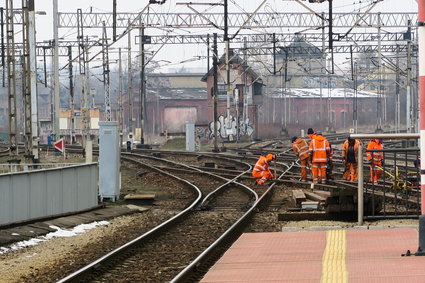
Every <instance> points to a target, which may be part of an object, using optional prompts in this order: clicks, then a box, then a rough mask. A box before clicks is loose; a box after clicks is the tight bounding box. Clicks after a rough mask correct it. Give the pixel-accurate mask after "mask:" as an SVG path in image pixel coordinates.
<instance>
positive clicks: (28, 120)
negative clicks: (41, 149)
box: [22, 0, 39, 163]
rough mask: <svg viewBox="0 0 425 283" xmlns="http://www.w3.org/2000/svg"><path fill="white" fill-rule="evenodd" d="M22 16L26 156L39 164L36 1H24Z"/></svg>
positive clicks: (29, 160) (28, 159) (30, 160)
mask: <svg viewBox="0 0 425 283" xmlns="http://www.w3.org/2000/svg"><path fill="white" fill-rule="evenodd" d="M22 15H23V30H22V39H23V40H22V43H23V47H24V48H23V52H24V53H23V54H24V56H23V58H24V62H23V66H24V69H23V76H24V78H23V85H22V88H23V96H24V108H25V111H24V115H25V156H26V159H27V161H28V162H36V163H38V161H39V156H38V114H37V56H36V50H35V48H36V40H35V6H34V0H22Z"/></svg>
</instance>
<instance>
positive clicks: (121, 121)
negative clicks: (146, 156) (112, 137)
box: [118, 47, 124, 144]
mask: <svg viewBox="0 0 425 283" xmlns="http://www.w3.org/2000/svg"><path fill="white" fill-rule="evenodd" d="M118 74H119V75H118V79H119V80H118V101H119V114H118V115H119V116H118V117H119V118H118V123H119V131H120V137H121V144H122V142H123V140H122V134H123V128H124V112H123V97H122V92H123V81H122V54H121V47H120V48H118Z"/></svg>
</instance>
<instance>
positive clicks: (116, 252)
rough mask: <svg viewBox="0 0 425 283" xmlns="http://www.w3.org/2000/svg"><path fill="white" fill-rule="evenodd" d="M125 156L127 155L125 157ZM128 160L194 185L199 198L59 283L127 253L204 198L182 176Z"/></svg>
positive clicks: (59, 282)
mask: <svg viewBox="0 0 425 283" xmlns="http://www.w3.org/2000/svg"><path fill="white" fill-rule="evenodd" d="M124 158H125V157H124ZM127 160H129V161H132V162H136V163H139V164H141V165H143V166H146V167H149V168H151V169H152V170H154V171H157V172H159V173H161V174H165V175H167V176H170V177H172V178H174V179H176V180H179V181H180V182H183V183H185V184H186V185H189V186H190V187H192V188H193V189H194V190H195V191H196V192H197V193H198V196H197V198H196V199H195V200H194V201H193V202H192V204H190V205H189V206H188V207H186V208H185V209H184V210H182V211H181V212H180V213H178V214H177V215H175V216H173V217H172V218H170V219H168V220H167V221H165V222H163V223H162V224H160V225H158V226H156V227H155V228H153V229H151V230H149V231H148V232H146V233H144V234H143V235H141V236H139V237H137V238H135V239H133V240H131V241H130V242H128V243H126V244H124V245H122V246H121V247H119V248H117V249H115V250H113V251H111V252H109V253H107V254H106V255H104V256H102V257H101V258H99V259H97V260H95V261H94V262H92V263H90V264H88V265H86V266H85V267H83V268H81V269H79V270H77V271H75V272H73V273H72V274H70V275H68V276H66V277H65V278H63V279H61V280H59V281H57V282H58V283H64V282H75V281H78V280H79V278H82V277H83V276H86V275H87V274H89V273H90V272H92V271H93V270H94V269H96V268H98V266H99V265H102V264H105V263H106V262H107V261H108V260H110V259H111V258H113V257H116V256H118V255H120V254H123V253H125V252H126V251H127V250H128V249H130V248H131V247H132V246H134V245H135V244H137V243H140V242H141V241H144V240H146V239H148V238H150V237H151V236H153V235H154V234H156V233H158V232H160V231H162V230H163V229H165V228H167V227H168V226H169V225H171V224H173V223H174V222H175V221H177V220H179V219H181V218H183V217H185V216H186V215H187V214H188V213H190V212H191V211H192V210H193V209H194V208H195V207H196V205H197V204H198V203H199V201H200V200H201V198H202V192H201V190H200V189H199V188H198V187H197V186H195V185H194V184H192V183H190V182H189V181H187V180H184V179H182V178H180V177H177V176H174V175H173V174H170V173H168V172H166V171H163V170H160V169H158V168H155V167H151V166H148V165H146V164H143V163H142V162H139V161H137V160H134V159H132V158H127Z"/></svg>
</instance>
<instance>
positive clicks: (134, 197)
mask: <svg viewBox="0 0 425 283" xmlns="http://www.w3.org/2000/svg"><path fill="white" fill-rule="evenodd" d="M124 199H125V200H154V199H155V194H128V195H126V196H125V197H124Z"/></svg>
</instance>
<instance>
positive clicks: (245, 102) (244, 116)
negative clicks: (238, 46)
mask: <svg viewBox="0 0 425 283" xmlns="http://www.w3.org/2000/svg"><path fill="white" fill-rule="evenodd" d="M243 47H244V52H243V61H244V62H245V63H246V62H247V60H248V57H247V48H248V45H247V42H246V36H245V37H244V38H243ZM247 67H248V64H247ZM243 78H244V89H243V111H242V120H243V121H242V123H243V130H244V133H245V132H246V129H247V127H248V125H247V123H246V122H247V119H248V76H247V70H244V76H243Z"/></svg>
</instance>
